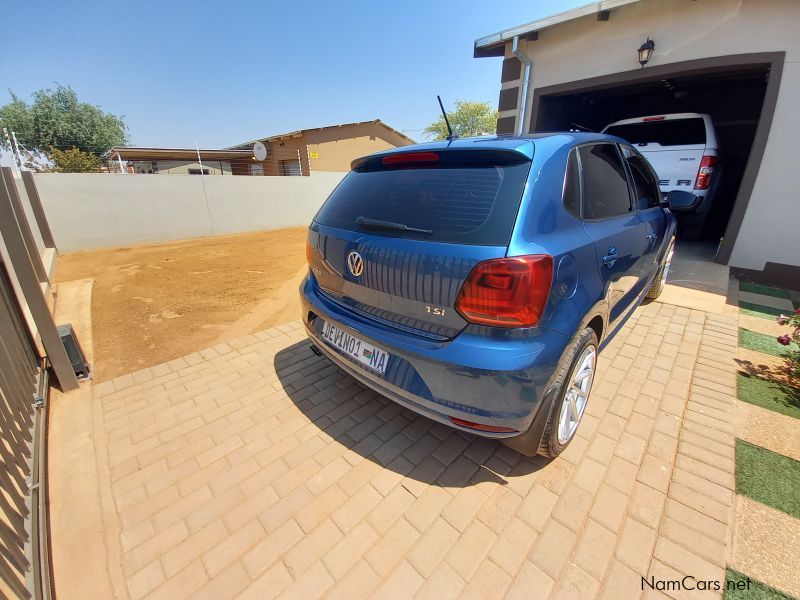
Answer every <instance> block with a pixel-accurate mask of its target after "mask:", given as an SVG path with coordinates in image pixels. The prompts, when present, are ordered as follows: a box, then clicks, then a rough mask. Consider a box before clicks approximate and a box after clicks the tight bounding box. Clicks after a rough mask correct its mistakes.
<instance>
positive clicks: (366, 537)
mask: <svg viewBox="0 0 800 600" xmlns="http://www.w3.org/2000/svg"><path fill="white" fill-rule="evenodd" d="M377 540H378V534H377V533H375V531H374V530H373V529H372V527H370V526H369V525H368V524H367V523H364V522H362V523H359V524H358V525H357V526H356V527H355V528H353V530H352V531H350V532H349V533H348V534H347V535H345V536H344V538H342V539H341V540H340V541H339V543H338V544H336V545H335V546H334V547H333V548H332V549H331V550H330V551H329V552H328V553H327V554H325V556H324V557H323V559H322V562H323V563H324V564H325V566H326V567H327V568H328V571H330V574H331V575H333V577H334V578H335V579H339V578H341V577H342V576H343V575H344V574H345V573H346V572H347V571H349V570H350V568H351V567H352V566H353V565H354V564H355V563H356V562H358V560H359V559H361V557H362V556H363V555H364V553H365V552H366V551H367V550H368V549H369V548H370V547H371V546H372V545H373V544H374V543H375V542H376V541H377Z"/></svg>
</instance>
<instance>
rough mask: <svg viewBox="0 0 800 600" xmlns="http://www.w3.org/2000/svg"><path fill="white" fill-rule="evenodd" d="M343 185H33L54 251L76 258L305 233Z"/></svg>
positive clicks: (99, 181)
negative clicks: (246, 235)
mask: <svg viewBox="0 0 800 600" xmlns="http://www.w3.org/2000/svg"><path fill="white" fill-rule="evenodd" d="M342 177H344V173H314V174H312V175H311V177H205V178H200V177H135V176H127V175H117V176H113V177H112V176H109V175H103V174H99V173H97V174H95V173H37V174H36V175H35V181H36V185H37V187H38V189H39V195H40V196H41V199H42V204H43V206H44V209H45V213H46V214H47V218H48V221H49V222H50V228H51V230H52V232H53V237H54V238H55V242H56V244H57V246H58V248H59V251H60V252H76V251H80V250H92V249H96V248H106V247H115V246H128V245H135V244H147V243H155V242H166V241H172V240H180V239H187V238H193V237H202V236H209V235H226V234H231V233H241V232H245V231H258V230H265V229H278V228H281V227H295V226H305V225H308V223H309V222H310V221H311V218H312V217H313V216H314V214H315V213H316V212H317V210H318V209H319V207H320V206H321V205H322V203H323V202H324V201H325V199H326V198H327V197H328V195H329V194H330V192H331V191H332V190H333V188H334V187H336V185H337V184H338V183H339V181H341V179H342ZM203 180H204V181H203ZM203 183H205V187H204V186H203Z"/></svg>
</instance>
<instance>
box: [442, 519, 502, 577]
mask: <svg viewBox="0 0 800 600" xmlns="http://www.w3.org/2000/svg"><path fill="white" fill-rule="evenodd" d="M496 539H497V535H496V534H495V533H494V532H493V531H492V530H491V529H489V528H488V527H486V525H484V524H483V523H481V522H480V521H475V522H473V523H472V524H471V525H469V526H468V527H467V529H466V530H465V531H464V533H463V534H462V535H461V537H460V538H459V539H458V541H457V542H456V543H455V545H454V546H453V547H452V548H451V549H450V552H448V554H447V561H448V562H449V563H450V565H451V566H452V567H453V568H454V569H455V570H456V572H458V574H459V575H461V577H462V578H463V579H464V580H467V581H468V580H469V579H470V578H471V577H472V576H473V574H474V573H475V570H476V569H477V568H478V566H479V565H480V563H481V561H483V559H484V558H486V555H487V554H488V553H489V549H490V548H491V547H492V544H493V543H494V542H495V540H496Z"/></svg>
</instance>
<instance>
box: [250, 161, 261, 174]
mask: <svg viewBox="0 0 800 600" xmlns="http://www.w3.org/2000/svg"><path fill="white" fill-rule="evenodd" d="M263 174H264V165H262V164H261V163H255V164H251V165H250V175H263Z"/></svg>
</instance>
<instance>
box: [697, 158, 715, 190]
mask: <svg viewBox="0 0 800 600" xmlns="http://www.w3.org/2000/svg"><path fill="white" fill-rule="evenodd" d="M716 164H717V157H716V156H704V157H703V160H701V161H700V169H699V170H698V171H697V182H696V183H695V184H694V189H696V190H705V189H708V186H709V185H711V176H712V175H713V174H714V167H715V166H716Z"/></svg>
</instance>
